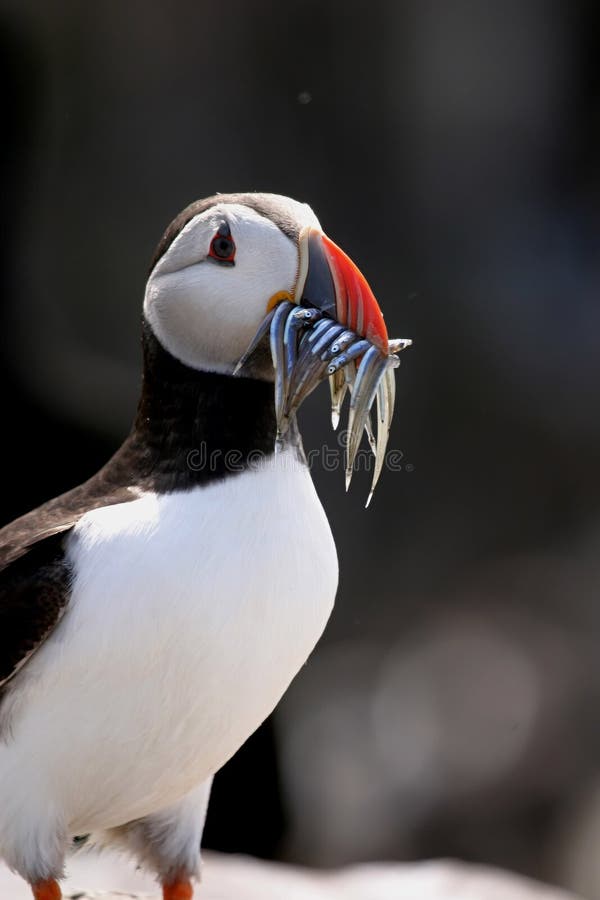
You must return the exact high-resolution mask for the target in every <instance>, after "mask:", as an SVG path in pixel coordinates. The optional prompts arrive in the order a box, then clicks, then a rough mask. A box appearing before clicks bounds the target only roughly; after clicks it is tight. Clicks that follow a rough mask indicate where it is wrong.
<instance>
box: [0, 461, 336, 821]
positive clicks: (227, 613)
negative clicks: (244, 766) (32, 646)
mask: <svg viewBox="0 0 600 900" xmlns="http://www.w3.org/2000/svg"><path fill="white" fill-rule="evenodd" d="M68 552H69V556H70V558H71V561H72V563H73V565H74V571H75V580H74V584H73V595H72V600H71V604H70V607H69V611H68V613H67V615H66V616H65V618H64V620H63V622H62V624H61V626H60V627H59V628H58V629H57V630H56V632H55V633H54V635H53V636H52V638H51V639H50V640H49V641H47V643H46V644H45V645H44V647H43V648H42V649H41V650H40V651H39V652H38V653H37V654H36V655H35V656H34V657H33V658H32V660H31V662H30V664H29V666H28V671H27V677H26V678H25V679H24V687H23V688H22V690H21V700H20V702H19V704H18V705H17V707H16V708H15V710H14V715H13V723H12V727H13V736H14V739H13V740H12V741H11V742H10V743H9V744H8V745H6V746H5V747H3V748H2V749H0V792H1V793H2V795H3V796H5V791H6V790H8V788H9V786H8V784H6V786H5V785H3V784H2V780H3V773H8V772H9V771H12V772H13V775H16V776H17V777H18V780H19V782H20V783H21V785H22V784H23V782H24V781H26V780H27V779H30V780H33V781H34V782H35V783H36V785H38V790H42V791H43V792H44V794H48V801H49V802H50V803H52V805H57V804H58V805H59V806H60V808H61V810H64V816H65V819H66V822H67V827H68V829H69V830H70V831H74V832H82V831H86V830H92V829H97V828H106V827H110V826H113V825H116V824H119V823H122V822H124V821H128V820H130V819H132V818H136V817H138V816H142V815H145V814H147V813H148V812H151V811H153V810H155V809H157V808H160V807H161V806H164V805H166V804H167V803H171V802H173V801H174V800H175V799H177V798H178V797H179V796H181V795H182V794H184V793H185V792H186V791H188V790H190V789H191V787H193V786H194V785H195V784H197V783H198V782H200V781H202V780H203V779H204V778H206V777H207V776H208V775H209V774H210V773H212V772H214V771H215V770H216V769H218V768H219V767H220V766H221V765H222V764H223V763H224V762H225V761H226V760H227V759H228V758H229V757H230V756H231V755H232V754H233V753H234V752H235V751H236V750H237V748H238V747H239V746H240V744H242V743H243V741H244V740H246V738H247V737H248V736H249V735H250V734H251V733H252V731H253V730H254V729H255V728H256V727H257V726H258V725H259V724H260V722H261V721H262V720H263V719H264V718H265V717H266V716H267V715H268V714H269V713H270V712H271V710H272V709H273V707H274V706H275V704H276V703H277V701H278V700H279V698H280V697H281V695H282V694H283V692H284V691H285V689H286V688H287V686H288V684H289V682H290V681H291V679H292V678H293V677H294V675H295V674H296V673H297V671H298V669H299V668H300V667H301V666H302V664H303V663H304V662H305V660H306V658H307V656H308V655H309V653H310V651H311V650H312V648H313V646H314V644H315V643H316V641H317V640H318V638H319V636H320V634H321V632H322V630H323V628H324V626H325V623H326V621H327V619H328V617H329V614H330V611H331V608H332V604H333V600H334V595H335V590H336V586H337V559H336V553H335V547H334V544H333V539H332V537H331V532H330V529H329V525H328V523H327V519H326V517H325V514H324V512H323V509H322V507H321V505H320V503H319V500H318V498H317V496H316V493H315V491H314V488H313V485H312V481H311V479H310V475H309V473H308V472H307V470H306V468H305V467H304V466H302V465H301V464H300V463H298V461H297V460H296V458H295V455H294V453H293V452H290V451H287V452H285V453H282V454H279V455H277V456H275V457H272V458H271V459H270V460H268V461H267V462H263V463H262V465H261V467H260V468H259V469H258V470H255V471H247V472H245V473H243V474H240V475H237V476H235V477H232V478H229V479H227V480H226V481H222V482H218V483H215V484H214V485H211V486H209V487H206V488H199V489H195V490H193V491H190V492H185V493H174V494H170V495H155V494H147V495H144V496H143V497H141V498H140V499H138V500H135V501H132V502H130V503H126V504H121V505H118V506H111V507H105V508H103V509H99V510H96V511H94V512H91V513H88V514H87V515H86V516H85V517H84V518H83V519H82V520H81V521H80V523H79V524H78V525H77V527H76V529H75V531H74V533H73V536H72V538H71V539H70V542H69V547H68ZM40 745H41V746H43V753H41V754H40ZM11 753H12V754H13V757H12V758H11V759H8V756H7V754H11ZM6 780H7V781H8V779H6ZM30 783H31V781H30ZM15 799H16V798H15Z"/></svg>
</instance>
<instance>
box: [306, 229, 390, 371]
mask: <svg viewBox="0 0 600 900" xmlns="http://www.w3.org/2000/svg"><path fill="white" fill-rule="evenodd" d="M299 252H300V266H299V272H298V279H297V282H296V288H295V291H294V296H295V302H296V303H298V304H299V305H300V306H314V307H316V308H317V309H320V310H321V311H322V312H323V313H324V314H325V315H328V316H330V317H331V318H332V319H335V320H336V321H337V322H339V323H340V325H344V326H346V328H348V329H350V330H351V331H354V332H355V333H356V334H358V335H360V336H361V337H363V338H366V340H368V341H370V342H371V343H372V344H374V345H375V346H376V347H378V348H379V350H381V352H382V353H383V354H384V355H385V356H387V355H388V353H389V346H388V333H387V328H386V327H385V322H384V320H383V314H382V312H381V310H380V308H379V304H378V303H377V300H376V299H375V296H374V294H373V291H372V290H371V288H370V287H369V285H368V283H367V280H366V278H365V276H364V275H363V274H362V272H361V271H360V269H359V268H358V266H356V265H355V264H354V263H353V262H352V260H351V259H350V257H349V256H346V254H345V253H344V251H343V250H341V249H340V248H339V247H338V246H337V244H334V242H333V241H332V240H330V238H328V237H327V236H326V235H324V234H323V233H322V232H321V231H319V230H318V229H317V228H304V229H303V230H302V232H301V234H300V240H299Z"/></svg>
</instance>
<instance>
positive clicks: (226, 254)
mask: <svg viewBox="0 0 600 900" xmlns="http://www.w3.org/2000/svg"><path fill="white" fill-rule="evenodd" d="M208 255H209V256H211V257H212V258H213V259H215V260H216V261H217V262H219V263H225V264H226V265H229V266H233V265H234V262H235V243H234V240H233V238H232V237H231V231H230V229H229V225H228V224H227V222H221V224H220V225H219V228H218V230H217V233H216V234H215V236H214V238H213V239H212V241H211V242H210V249H209V251H208Z"/></svg>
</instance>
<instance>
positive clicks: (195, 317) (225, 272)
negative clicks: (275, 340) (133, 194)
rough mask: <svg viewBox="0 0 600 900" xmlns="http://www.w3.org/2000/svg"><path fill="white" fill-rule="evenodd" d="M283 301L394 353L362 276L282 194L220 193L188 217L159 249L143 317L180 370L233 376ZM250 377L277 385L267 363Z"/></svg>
mask: <svg viewBox="0 0 600 900" xmlns="http://www.w3.org/2000/svg"><path fill="white" fill-rule="evenodd" d="M282 300H292V301H293V302H294V303H297V304H299V305H304V306H312V307H316V308H318V309H320V310H322V312H323V313H324V314H325V315H327V316H330V317H331V318H333V319H336V320H337V321H339V322H340V323H341V324H344V325H346V326H347V327H348V328H350V329H352V330H353V331H355V332H356V333H357V334H359V335H362V336H364V337H366V338H367V339H368V340H370V341H371V342H372V343H374V344H375V345H377V346H379V347H380V349H381V350H382V352H384V353H386V352H387V348H388V336H387V331H386V327H385V324H384V321H383V316H382V314H381V311H380V309H379V306H378V304H377V301H376V300H375V298H374V296H373V293H372V291H371V290H370V288H369V286H368V284H367V282H366V280H365V278H364V277H363V275H362V274H361V273H360V271H359V270H358V268H357V267H356V266H355V265H354V263H353V262H352V261H351V260H350V259H349V258H348V257H347V256H346V254H345V253H344V252H343V251H342V250H340V248H339V247H337V246H336V245H335V244H334V243H333V241H331V240H330V239H329V238H328V237H326V236H325V235H324V233H323V231H322V229H321V226H320V224H319V221H318V219H317V217H316V216H315V214H314V212H313V211H312V209H311V208H310V207H309V206H308V205H307V204H305V203H299V202H298V201H296V200H292V199H290V198H289V197H282V196H279V195H276V194H258V193H256V194H217V195H215V196H213V197H209V198H207V199H205V200H200V201H197V202H196V203H193V204H191V205H190V206H188V207H187V208H186V209H184V210H183V211H182V212H181V213H180V214H179V215H178V216H177V218H176V219H174V221H173V222H172V223H171V224H170V225H169V227H168V228H167V230H166V232H165V233H164V235H163V237H162V239H161V241H160V243H159V245H158V247H157V250H156V253H155V255H154V259H153V262H152V267H151V271H150V275H149V278H148V282H147V286H146V293H145V297H144V315H145V318H146V320H147V322H148V324H149V325H150V327H151V329H152V331H153V332H154V335H155V337H156V338H157V340H158V341H159V343H160V344H161V345H162V346H163V347H164V349H165V350H166V351H167V352H168V353H170V354H171V355H172V356H173V357H175V358H176V359H178V360H179V361H180V362H182V363H184V364H185V365H187V366H189V367H191V368H194V369H200V370H205V371H212V372H221V373H233V371H234V370H235V367H236V364H237V362H238V360H239V359H240V357H241V356H242V355H243V354H244V351H245V350H246V348H247V347H248V345H249V343H250V342H251V340H252V338H253V336H254V335H255V334H256V332H257V329H258V328H259V327H260V325H261V323H262V322H263V321H264V319H265V316H266V315H267V314H268V313H269V312H270V311H271V309H273V307H274V306H276V305H277V304H278V303H279V302H280V301H282ZM252 374H253V375H258V376H259V377H261V378H266V379H271V378H273V368H272V365H271V364H270V361H269V360H268V359H267V357H266V356H265V357H264V360H263V363H262V365H261V367H259V369H258V371H256V370H255V371H253V372H252Z"/></svg>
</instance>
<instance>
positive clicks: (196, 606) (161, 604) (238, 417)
mask: <svg viewBox="0 0 600 900" xmlns="http://www.w3.org/2000/svg"><path fill="white" fill-rule="evenodd" d="M303 236H304V237H303ZM307 236H308V237H307ZM302 248H304V251H306V248H308V250H307V251H306V252H304V256H303V254H302V252H301V251H302ZM299 279H301V280H302V298H303V302H304V303H306V304H308V305H310V306H311V307H312V308H315V309H317V310H322V311H324V313H325V314H326V315H327V316H329V317H332V318H334V319H335V317H336V310H339V309H340V308H342V307H343V308H344V309H345V310H352V309H356V308H357V306H360V308H361V315H360V323H362V324H360V323H359V324H360V327H359V329H358V331H359V334H366V333H367V326H368V331H369V335H368V336H369V339H370V340H376V341H380V342H383V341H384V340H386V339H387V333H386V332H385V325H384V324H383V318H382V315H381V312H380V310H379V307H378V304H377V301H376V300H375V298H374V296H373V294H372V292H371V290H370V288H369V286H368V284H367V282H366V279H365V278H364V276H362V274H361V273H360V272H359V270H358V269H357V267H356V266H355V265H354V263H352V261H351V260H350V259H349V258H348V257H347V256H346V255H345V254H344V253H343V251H342V250H340V249H339V248H338V247H337V246H336V245H335V244H333V242H332V241H331V240H330V239H329V238H327V237H326V235H325V234H324V233H323V230H322V228H321V225H320V224H319V221H318V219H317V218H316V216H315V214H314V212H313V211H312V209H311V208H310V207H309V206H308V205H306V204H304V203H301V202H298V201H295V200H292V199H290V198H287V197H283V196H278V195H274V194H261V193H240V194H215V195H214V196H212V197H209V198H207V199H203V200H200V201H197V202H195V203H193V204H191V205H190V206H188V207H187V208H186V209H184V210H183V211H182V212H181V213H180V214H179V215H178V216H177V217H176V218H175V219H174V220H173V221H172V222H171V224H170V225H169V226H168V228H167V229H166V231H165V233H164V234H163V236H162V238H161V240H160V242H159V244H158V247H157V249H156V252H155V254H154V258H153V260H152V263H151V267H150V274H149V277H148V280H147V284H146V289H145V295H144V303H143V315H142V348H143V376H142V385H141V393H140V399H139V405H138V409H137V413H136V415H135V419H134V423H133V426H132V429H131V431H130V433H129V435H128V436H127V438H126V439H125V441H124V442H123V444H122V445H121V446H120V448H119V449H118V450H117V452H116V453H115V454H114V456H113V457H112V458H111V459H110V460H109V461H108V462H107V463H106V465H105V466H104V467H103V468H102V469H100V471H98V472H97V473H96V474H95V475H94V476H93V477H92V478H90V479H89V480H88V481H86V482H85V483H83V484H81V485H79V486H78V487H75V488H74V489H72V490H70V491H68V492H67V493H66V494H63V495H62V496H59V497H56V498H54V499H52V500H50V501H49V502H47V503H44V504H43V505H42V506H40V507H39V508H37V509H35V510H33V511H32V512H29V513H27V514H26V515H23V516H22V517H21V518H18V519H16V520H15V521H13V522H12V523H10V524H9V525H7V526H5V527H4V528H3V529H2V530H1V531H0V858H1V859H2V860H3V861H4V862H5V863H6V864H7V865H8V866H9V867H10V868H11V869H12V870H14V871H15V872H17V873H18V874H19V875H20V876H21V877H22V878H24V879H25V880H26V881H27V882H28V883H29V885H30V886H31V889H32V892H33V897H34V898H35V900H60V898H61V896H62V894H61V888H60V879H61V878H62V877H63V875H64V865H65V858H66V854H67V852H68V851H69V849H70V848H72V846H73V844H74V841H76V839H77V838H78V837H80V836H89V838H90V841H93V842H95V843H96V844H98V845H101V846H104V845H116V846H118V847H120V848H122V849H125V850H126V851H127V852H128V853H129V854H131V856H132V857H133V858H134V859H135V860H136V861H137V863H138V864H139V865H142V866H144V867H146V868H147V869H149V870H150V871H152V872H153V873H154V874H155V876H156V878H157V880H158V882H159V884H160V886H161V889H162V893H163V897H164V900H189V898H191V897H192V896H193V892H194V884H195V882H196V881H197V880H198V879H199V877H200V844H201V837H202V830H203V825H204V819H205V816H206V811H207V805H208V800H209V794H210V787H211V780H212V778H213V775H214V774H215V773H216V772H217V771H218V770H219V769H220V768H221V767H222V766H223V764H224V763H225V762H226V761H227V760H228V759H229V758H230V757H231V756H232V755H233V754H234V753H235V752H236V750H237V749H238V748H239V747H240V746H241V745H242V744H243V743H244V741H245V740H246V739H247V738H248V737H249V736H250V734H251V733H252V732H253V731H254V730H255V729H256V728H257V727H258V726H259V725H260V723H261V722H263V720H264V719H265V718H266V717H267V716H268V715H269V714H270V713H271V712H272V710H273V709H274V707H275V706H276V704H277V703H278V701H279V699H280V698H281V696H282V695H283V694H284V692H285V690H286V688H287V687H288V685H289V684H290V682H291V680H292V679H293V678H294V676H295V675H296V674H297V673H298V671H299V670H300V668H301V667H302V666H303V664H304V663H305V662H306V660H307V658H308V656H309V654H310V653H311V651H312V650H313V648H314V646H315V644H316V643H317V641H318V639H319V637H320V636H321V634H322V632H323V630H324V628H325V625H326V623H327V620H328V618H329V616H330V613H331V610H332V607H333V603H334V598H335V594H336V589H337V582H338V563H337V555H336V548H335V544H334V541H333V537H332V534H331V530H330V526H329V523H328V520H327V517H326V515H325V512H324V510H323V508H322V506H321V503H320V501H319V499H318V496H317V494H316V491H315V488H314V486H313V483H312V479H311V475H310V472H309V469H308V467H307V463H306V458H305V456H304V453H303V449H302V442H301V438H300V434H299V431H298V427H297V424H296V423H295V421H294V422H292V423H291V424H290V427H289V429H288V430H287V433H286V436H285V440H284V441H283V442H282V441H281V440H279V439H278V434H277V422H276V416H275V411H274V382H275V373H274V367H273V361H272V358H271V356H270V354H269V352H268V341H267V344H266V346H264V347H258V348H257V351H256V353H253V354H252V356H251V358H250V359H248V360H247V361H246V362H245V364H244V365H243V366H242V368H241V370H240V367H239V361H240V360H241V359H242V358H243V357H244V352H245V350H246V348H247V347H248V346H249V344H250V343H251V341H252V338H253V336H254V335H255V334H256V333H257V330H258V329H259V328H260V326H261V323H262V322H263V321H264V319H265V316H266V315H267V314H268V313H270V312H272V310H273V309H274V308H275V307H276V306H277V305H278V303H280V302H281V301H285V302H286V303H290V302H299V299H298V298H299V293H298V290H299V289H298V281H299ZM355 319H356V316H355ZM361 327H362V331H361Z"/></svg>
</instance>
